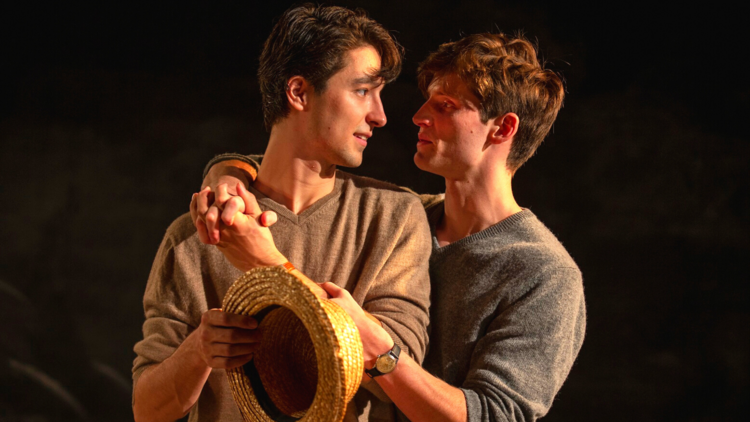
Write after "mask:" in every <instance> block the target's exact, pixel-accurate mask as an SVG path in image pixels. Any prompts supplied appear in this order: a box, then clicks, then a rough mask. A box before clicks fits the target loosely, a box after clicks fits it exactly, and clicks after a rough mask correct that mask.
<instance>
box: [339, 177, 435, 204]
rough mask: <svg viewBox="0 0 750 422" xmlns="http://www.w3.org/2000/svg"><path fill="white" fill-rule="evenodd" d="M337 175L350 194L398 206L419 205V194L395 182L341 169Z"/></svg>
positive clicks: (345, 190) (344, 188)
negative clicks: (358, 174)
mask: <svg viewBox="0 0 750 422" xmlns="http://www.w3.org/2000/svg"><path fill="white" fill-rule="evenodd" d="M336 177H338V178H340V179H342V181H343V190H344V192H346V194H347V195H349V196H354V197H358V198H362V199H365V200H371V201H377V202H381V203H383V204H391V205H397V206H405V205H419V206H420V207H421V201H420V198H419V195H417V194H416V193H415V192H414V191H412V190H411V189H408V188H402V187H399V186H396V185H394V184H393V183H389V182H384V181H382V180H377V179H373V178H371V177H365V176H357V175H354V174H351V173H347V172H344V171H341V170H339V171H338V172H337V174H336Z"/></svg>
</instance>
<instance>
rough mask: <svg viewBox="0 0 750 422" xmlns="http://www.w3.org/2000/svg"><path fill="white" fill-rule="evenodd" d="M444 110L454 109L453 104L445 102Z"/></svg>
mask: <svg viewBox="0 0 750 422" xmlns="http://www.w3.org/2000/svg"><path fill="white" fill-rule="evenodd" d="M442 105H443V108H451V107H453V104H451V103H449V102H448V101H443V104H442Z"/></svg>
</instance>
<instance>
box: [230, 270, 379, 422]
mask: <svg viewBox="0 0 750 422" xmlns="http://www.w3.org/2000/svg"><path fill="white" fill-rule="evenodd" d="M267 308H272V310H270V311H268V309H267ZM223 310H224V311H225V312H231V313H235V314H240V315H250V316H254V315H257V314H258V313H261V315H263V314H264V313H265V312H267V313H265V315H264V316H263V318H262V320H261V322H260V324H259V329H260V330H261V331H262V333H263V340H262V341H261V347H260V348H259V350H257V351H256V352H255V354H254V358H253V363H254V365H255V368H256V370H257V374H258V377H259V378H260V380H261V382H262V384H263V387H264V389H265V391H266V393H267V394H268V397H269V398H270V399H271V401H272V402H273V404H274V405H275V406H276V408H277V409H278V410H280V411H281V412H282V413H284V414H285V415H288V416H291V417H293V418H300V421H303V422H340V421H341V420H342V419H343V418H344V412H345V410H346V404H347V403H348V402H349V401H350V400H351V399H352V397H354V393H356V391H357V389H358V388H359V384H360V381H361V380H362V373H363V371H364V360H363V350H362V341H361V340H360V338H359V332H358V331H357V327H356V326H355V325H354V321H352V319H351V318H350V317H349V315H348V314H347V313H346V311H344V310H343V309H342V308H341V307H339V306H338V305H336V304H335V303H333V302H331V301H328V300H326V299H320V298H318V297H317V296H315V294H314V293H313V292H312V291H311V290H310V289H309V288H308V287H307V286H306V285H305V284H304V283H303V282H302V281H301V280H300V279H298V278H297V277H295V276H294V275H292V274H290V273H288V272H287V271H286V270H285V269H283V268H281V267H264V268H257V269H254V270H251V271H249V272H247V273H246V274H244V275H243V276H242V277H240V278H239V279H237V281H235V283H234V284H233V285H232V286H231V287H230V288H229V290H228V291H227V294H226V296H225V297H224V303H223ZM264 310H266V311H264ZM227 376H228V377H229V384H230V386H231V389H232V394H233V395H234V400H235V402H236V403H237V405H238V406H239V409H240V412H241V413H242V416H243V418H244V419H245V421H247V422H256V421H259V422H261V421H262V422H270V421H274V420H275V419H274V418H272V416H271V415H269V414H267V413H266V412H265V411H264V410H263V408H262V407H261V404H260V403H259V400H258V395H259V394H258V392H255V391H253V387H252V385H251V381H250V379H249V378H248V375H247V373H246V371H245V369H244V368H243V367H240V368H235V369H230V370H228V371H227ZM276 420H278V418H277V419H276Z"/></svg>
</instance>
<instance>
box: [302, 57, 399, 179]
mask: <svg viewBox="0 0 750 422" xmlns="http://www.w3.org/2000/svg"><path fill="white" fill-rule="evenodd" d="M345 63H346V64H345V66H344V68H343V69H341V70H340V71H338V72H337V73H336V74H334V75H333V76H332V77H331V78H330V79H329V80H328V83H327V86H326V88H325V90H324V91H323V92H322V93H316V92H313V93H312V94H311V96H310V110H311V113H312V114H311V120H310V122H311V131H312V136H313V145H312V146H313V147H314V148H316V150H317V152H318V154H322V155H321V159H323V160H324V161H325V162H327V164H334V165H339V166H344V167H357V166H359V165H360V164H362V152H363V151H364V150H365V147H366V146H367V142H368V139H369V138H370V137H371V136H372V131H373V129H374V128H375V127H381V126H384V125H385V123H386V117H385V111H384V110H383V103H382V101H381V100H380V92H381V91H382V90H383V86H384V84H383V81H382V79H380V78H377V77H376V76H375V75H377V72H378V71H379V70H380V55H379V54H378V52H377V51H376V50H375V49H374V48H373V47H371V46H365V47H359V48H356V49H354V50H350V51H349V52H348V53H347V60H346V61H345Z"/></svg>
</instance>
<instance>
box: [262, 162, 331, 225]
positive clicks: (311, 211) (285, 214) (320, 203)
mask: <svg viewBox="0 0 750 422" xmlns="http://www.w3.org/2000/svg"><path fill="white" fill-rule="evenodd" d="M342 176H343V174H342V173H341V172H340V171H339V170H336V180H335V183H334V186H333V190H332V191H331V193H329V194H328V195H326V196H324V197H322V198H320V199H318V200H317V201H315V203H314V204H312V205H310V206H309V207H307V208H306V209H305V210H304V211H302V212H301V213H299V214H295V213H293V212H292V210H290V209H289V208H287V207H286V206H284V205H282V204H280V203H278V202H276V201H274V200H273V199H271V198H269V197H268V196H266V195H265V194H263V193H262V192H261V191H259V190H257V189H255V187H254V186H252V185H250V188H249V189H248V190H249V191H250V193H252V194H253V195H255V198H256V199H257V200H258V204H260V205H261V207H264V208H266V209H268V210H271V211H274V212H276V214H277V215H278V216H279V218H285V219H287V220H289V221H290V222H292V223H293V224H296V225H302V224H304V222H305V221H307V220H309V219H310V218H311V217H313V216H314V215H315V214H316V213H317V212H318V210H320V209H321V208H323V207H325V206H326V205H328V204H329V203H331V202H333V201H334V200H336V199H338V198H339V197H340V195H341V190H342V189H343V186H344V179H343V177H342Z"/></svg>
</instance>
